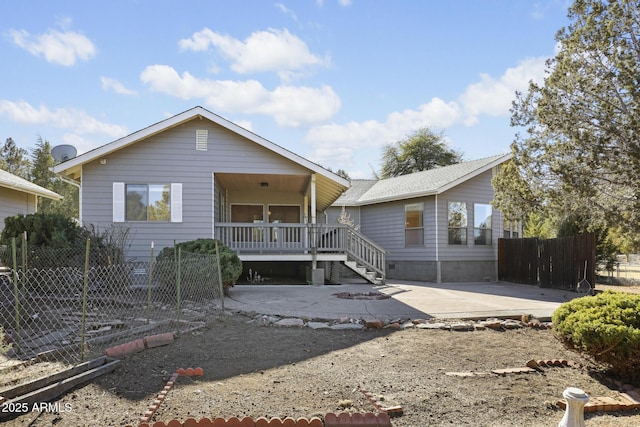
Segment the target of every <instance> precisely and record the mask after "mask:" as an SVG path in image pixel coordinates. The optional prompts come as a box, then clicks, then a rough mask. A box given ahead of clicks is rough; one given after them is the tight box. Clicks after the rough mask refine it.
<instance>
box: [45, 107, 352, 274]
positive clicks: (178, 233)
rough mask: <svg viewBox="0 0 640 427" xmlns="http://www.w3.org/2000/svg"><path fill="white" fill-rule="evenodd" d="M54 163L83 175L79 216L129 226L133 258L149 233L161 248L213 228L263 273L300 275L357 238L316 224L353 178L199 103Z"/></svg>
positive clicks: (144, 256)
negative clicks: (71, 157) (228, 119)
mask: <svg viewBox="0 0 640 427" xmlns="http://www.w3.org/2000/svg"><path fill="white" fill-rule="evenodd" d="M54 171H55V172H56V173H58V174H60V175H63V176H65V177H66V178H68V179H72V180H75V181H77V182H78V183H79V185H80V200H81V206H80V219H81V221H82V222H83V223H90V224H94V225H96V226H98V227H101V226H107V225H111V224H116V225H121V226H123V227H127V228H129V229H130V232H131V235H132V236H133V243H132V245H131V247H130V249H129V251H128V253H127V257H128V258H129V259H131V260H139V261H146V260H148V258H149V253H150V250H149V248H150V246H151V244H152V242H153V243H154V245H155V251H156V252H155V253H158V251H159V250H160V249H162V248H163V247H167V246H172V245H173V244H174V242H183V241H189V240H193V239H197V238H217V239H220V240H221V241H223V242H224V243H225V244H226V245H227V246H229V247H230V248H231V249H233V250H234V251H236V252H237V253H238V254H239V256H240V258H241V259H242V260H243V262H244V264H245V266H246V268H251V267H253V268H254V270H258V271H259V273H261V275H262V276H269V275H271V274H272V272H274V273H275V272H278V273H280V274H283V273H285V272H286V271H287V270H289V271H290V273H291V274H292V275H298V276H299V275H300V274H302V276H303V280H304V275H305V274H306V270H309V269H310V270H313V271H314V270H316V269H317V267H318V262H322V261H332V260H345V259H346V253H345V250H344V248H345V242H346V241H347V240H346V239H347V238H349V239H351V240H353V239H359V238H360V237H359V236H357V235H353V234H352V233H350V234H349V235H348V236H347V231H346V229H345V228H344V227H336V226H334V227H331V228H330V229H329V228H328V227H327V225H326V224H320V222H321V221H320V219H321V218H322V219H324V215H322V213H323V212H324V211H325V210H326V209H327V208H329V207H330V206H331V204H333V202H335V200H336V199H337V198H338V197H339V196H340V195H341V194H342V193H343V192H344V191H345V190H346V189H347V188H348V187H349V185H350V183H349V181H347V180H345V179H343V178H341V177H339V176H337V175H335V174H334V173H332V172H330V171H328V170H326V169H324V168H322V167H320V166H319V165H317V164H315V163H312V162H310V161H308V160H306V159H304V158H302V157H300V156H298V155H296V154H294V153H292V152H290V151H288V150H286V149H284V148H282V147H280V146H278V145H276V144H274V143H272V142H270V141H267V140H265V139H263V138H261V137H259V136H258V135H256V134H254V133H252V132H249V131H247V130H246V129H243V128H241V127H240V126H237V125H235V124H234V123H232V122H229V121H227V120H225V119H223V118H221V117H220V116H217V115H216V114H213V113H212V112H210V111H208V110H206V109H204V108H201V107H196V108H193V109H191V110H188V111H185V112H183V113H180V114H178V115H176V116H173V117H171V118H169V119H167V120H164V121H162V122H159V123H156V124H154V125H152V126H149V127H147V128H145V129H142V130H140V131H138V132H135V133H133V134H131V135H129V136H126V137H124V138H121V139H119V140H116V141H114V142H112V143H109V144H106V145H104V146H102V147H99V148H97V149H95V150H93V151H90V152H87V153H85V154H82V155H80V156H78V157H75V158H73V159H69V160H67V161H64V162H62V163H60V164H58V165H56V166H55V168H54ZM322 222H324V221H322ZM351 240H350V241H351ZM274 263H280V264H278V265H277V267H274ZM245 275H246V273H245ZM243 277H246V276H243ZM322 279H323V277H322V272H319V273H318V274H317V275H316V278H315V281H320V280H322Z"/></svg>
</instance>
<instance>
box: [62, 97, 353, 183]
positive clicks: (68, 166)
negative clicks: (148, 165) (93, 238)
mask: <svg viewBox="0 0 640 427" xmlns="http://www.w3.org/2000/svg"><path fill="white" fill-rule="evenodd" d="M198 117H199V118H204V119H208V120H210V121H212V122H213V123H215V124H217V125H220V126H222V127H223V128H226V129H228V130H230V131H232V132H234V133H236V134H238V135H240V136H242V137H244V138H246V139H248V140H250V141H252V142H255V143H256V144H258V145H261V146H262V147H265V148H267V149H269V150H271V151H273V152H274V153H277V154H279V155H281V156H283V157H285V158H287V159H289V160H291V161H293V162H295V163H298V164H299V165H301V166H303V167H305V168H307V169H309V170H311V171H313V172H315V173H317V174H319V175H322V176H323V177H326V178H328V179H330V180H332V181H335V182H337V183H339V184H341V185H342V186H344V187H345V188H348V187H349V181H348V180H346V179H344V178H342V177H340V176H338V175H336V174H334V173H333V172H331V171H329V170H327V169H325V168H323V167H322V166H320V165H318V164H316V163H313V162H311V161H309V160H307V159H305V158H304V157H302V156H299V155H297V154H295V153H293V152H291V151H289V150H287V149H286V148H283V147H281V146H279V145H277V144H274V143H273V142H271V141H269V140H267V139H265V138H262V137H261V136H259V135H256V134H255V133H253V132H251V131H248V130H247V129H245V128H243V127H241V126H238V125H237V124H235V123H233V122H231V121H229V120H227V119H225V118H223V117H221V116H219V115H217V114H215V113H212V112H211V111H209V110H207V109H205V108H203V107H200V106H197V107H194V108H191V109H190V110H187V111H184V112H182V113H179V114H176V115H175V116H172V117H169V118H168V119H165V120H163V121H161V122H158V123H155V124H153V125H151V126H148V127H146V128H144V129H141V130H139V131H137V132H134V133H132V134H130V135H127V136H125V137H122V138H120V139H117V140H115V141H113V142H110V143H108V144H105V145H103V146H101V147H98V148H95V149H93V150H91V151H88V152H86V153H83V154H81V155H79V156H77V157H74V158H72V159H69V160H66V161H64V162H62V163H59V164H57V165H56V166H54V167H53V171H54V172H55V173H57V174H61V175H66V176H69V177H73V176H75V177H77V176H80V173H79V170H80V167H81V166H82V165H83V164H85V163H88V162H91V161H94V160H96V159H99V158H102V157H104V156H106V155H107V154H109V153H113V152H114V151H118V150H120V149H122V148H124V147H127V146H129V145H131V144H135V143H136V142H138V141H140V140H142V139H145V138H149V137H150V136H153V135H156V134H158V133H160V132H163V131H165V130H167V129H170V128H172V127H175V126H179V125H181V124H182V123H185V122H187V121H189V120H192V119H194V118H198Z"/></svg>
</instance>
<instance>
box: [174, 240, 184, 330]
mask: <svg viewBox="0 0 640 427" xmlns="http://www.w3.org/2000/svg"><path fill="white" fill-rule="evenodd" d="M174 248H175V243H174ZM173 253H174V257H176V256H177V257H178V262H177V263H176V267H177V271H176V299H177V302H178V306H177V308H176V325H177V329H178V333H180V314H181V312H182V307H181V303H182V296H181V294H180V288H181V285H182V274H181V273H182V268H181V267H182V248H181V247H178V251H177V253H176V251H175V250H174V251H173Z"/></svg>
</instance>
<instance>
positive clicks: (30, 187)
mask: <svg viewBox="0 0 640 427" xmlns="http://www.w3.org/2000/svg"><path fill="white" fill-rule="evenodd" d="M38 197H46V198H48V199H53V200H60V199H62V196H61V195H59V194H58V193H54V192H53V191H50V190H47V189H46V188H44V187H41V186H39V185H36V184H34V183H33V182H30V181H27V180H26V179H23V178H20V177H19V176H16V175H14V174H12V173H9V172H7V171H4V170H0V232H2V230H3V229H4V219H5V218H7V217H10V216H14V215H19V214H22V215H27V214H32V213H35V212H37V211H38Z"/></svg>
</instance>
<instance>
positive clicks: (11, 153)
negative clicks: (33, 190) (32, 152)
mask: <svg viewBox="0 0 640 427" xmlns="http://www.w3.org/2000/svg"><path fill="white" fill-rule="evenodd" d="M28 155H29V153H27V150H25V149H24V148H20V147H18V146H17V145H16V143H15V142H14V141H13V138H7V140H6V141H5V143H4V145H3V146H2V147H1V148H0V168H1V169H4V170H6V171H7V172H9V173H12V174H14V175H17V176H19V177H21V178H24V179H29V172H30V168H31V165H30V164H29V157H28Z"/></svg>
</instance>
